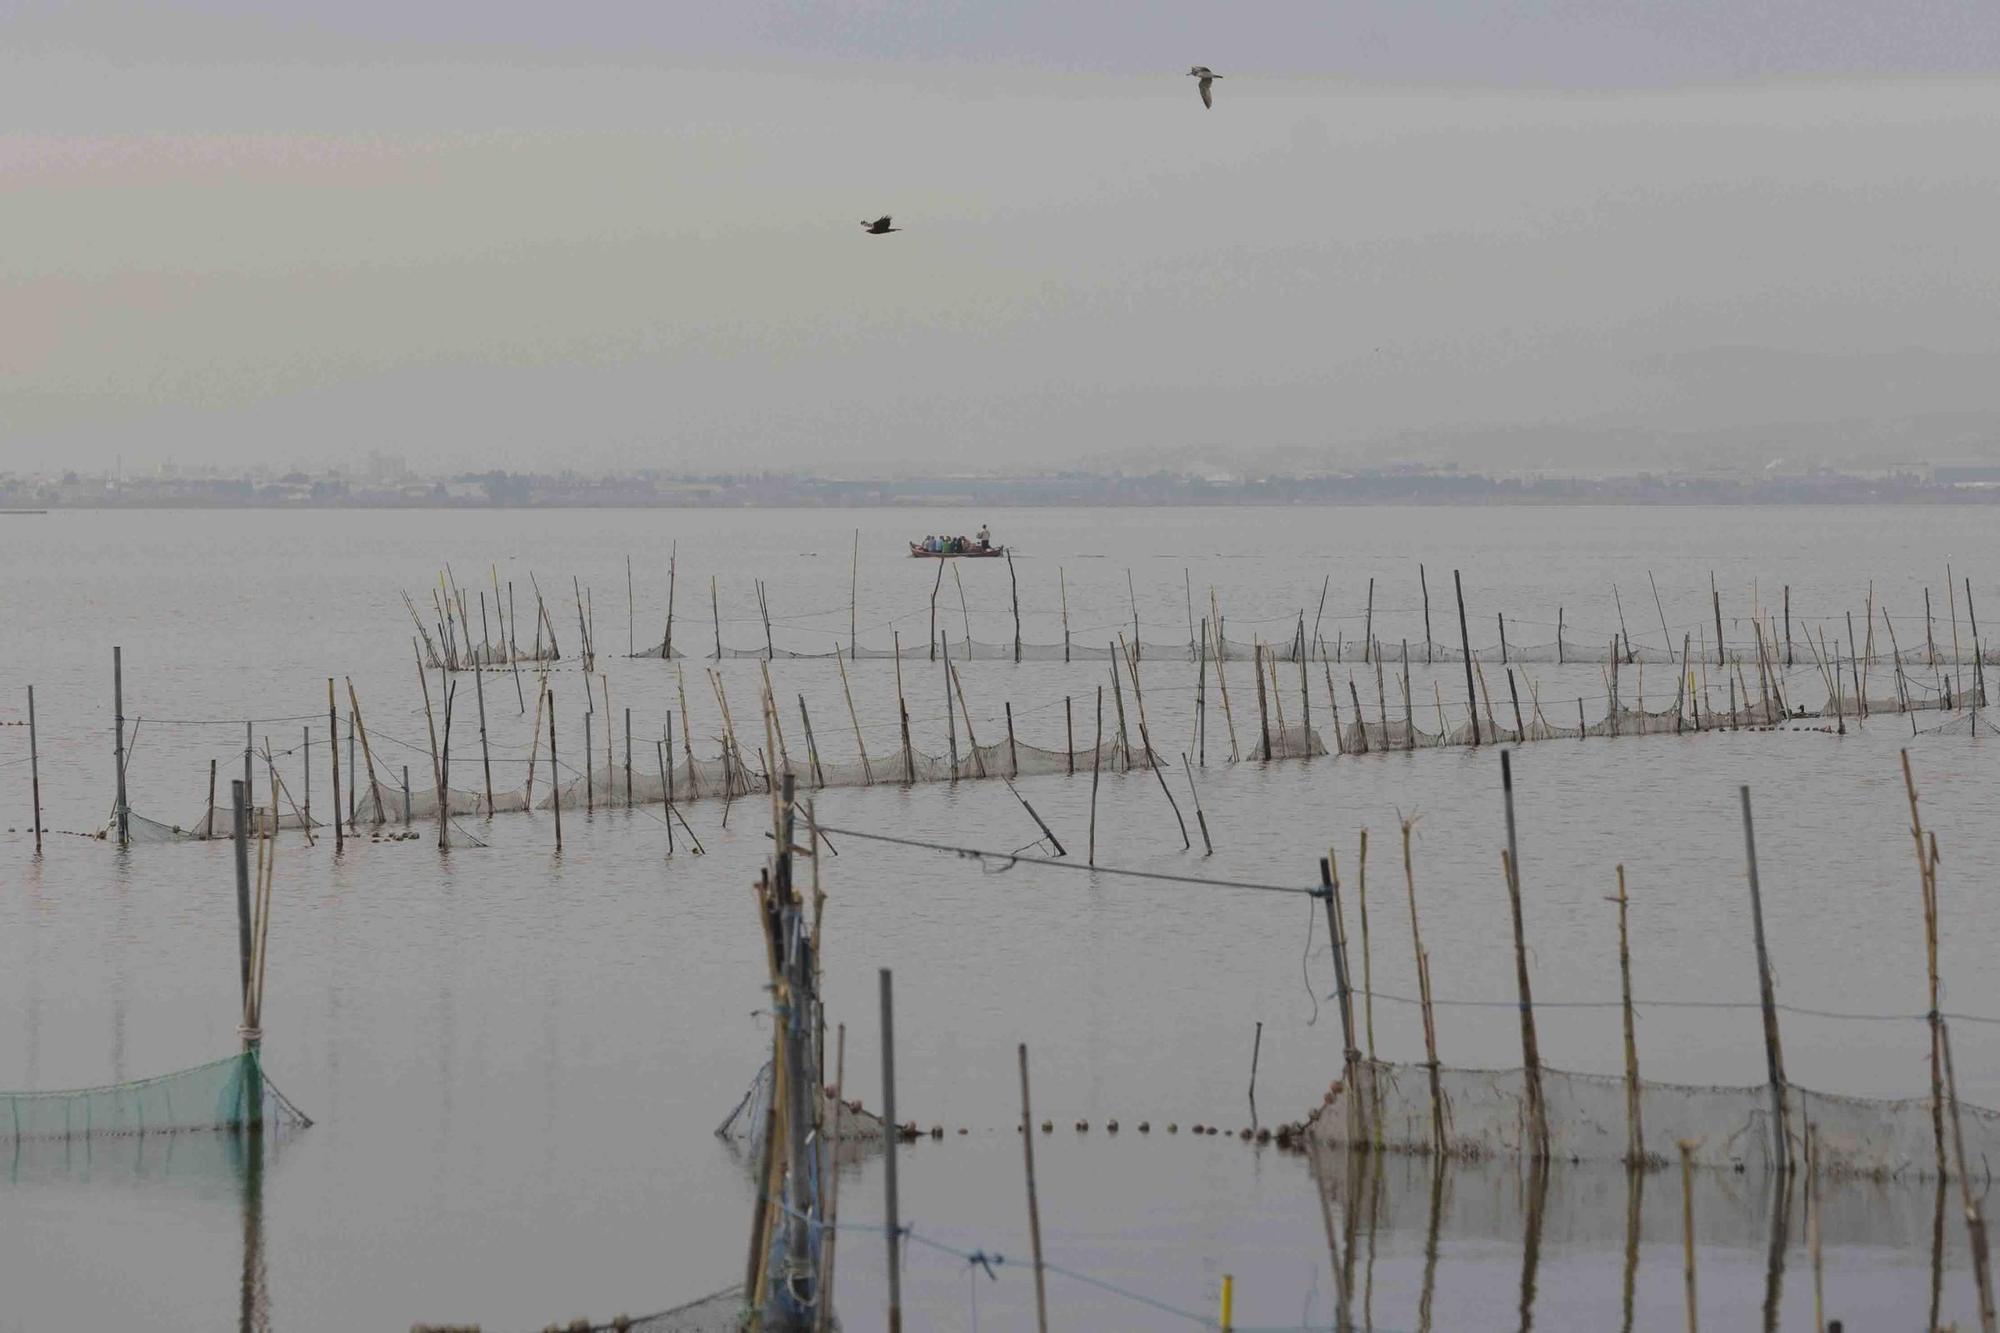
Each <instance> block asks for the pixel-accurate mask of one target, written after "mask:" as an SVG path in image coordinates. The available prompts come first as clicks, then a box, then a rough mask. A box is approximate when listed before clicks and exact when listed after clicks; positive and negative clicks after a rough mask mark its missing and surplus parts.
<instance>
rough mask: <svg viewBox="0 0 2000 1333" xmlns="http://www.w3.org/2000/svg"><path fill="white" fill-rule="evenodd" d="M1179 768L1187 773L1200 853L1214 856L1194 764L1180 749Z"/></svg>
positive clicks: (1213, 845)
mask: <svg viewBox="0 0 2000 1333" xmlns="http://www.w3.org/2000/svg"><path fill="white" fill-rule="evenodd" d="M1181 768H1182V769H1184V770H1185V771H1186V773H1187V784H1188V795H1189V796H1191V797H1192V798H1193V799H1194V818H1195V823H1196V824H1197V825H1199V826H1200V828H1201V846H1202V855H1203V856H1214V855H1215V844H1214V843H1213V842H1210V841H1209V837H1208V816H1207V815H1206V814H1204V813H1203V812H1202V808H1201V792H1200V791H1198V790H1197V789H1196V788H1195V785H1194V766H1193V765H1192V764H1190V763H1188V757H1187V751H1185V750H1183V751H1181ZM1174 813H1176V814H1179V813H1180V812H1179V811H1178V810H1176V811H1175V812H1174Z"/></svg>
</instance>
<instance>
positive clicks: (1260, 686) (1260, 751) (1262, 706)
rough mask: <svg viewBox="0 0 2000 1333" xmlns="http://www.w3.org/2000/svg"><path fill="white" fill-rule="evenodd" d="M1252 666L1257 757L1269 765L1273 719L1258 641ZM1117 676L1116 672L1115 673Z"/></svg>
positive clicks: (1261, 643)
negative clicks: (1255, 688) (1255, 699)
mask: <svg viewBox="0 0 2000 1333" xmlns="http://www.w3.org/2000/svg"><path fill="white" fill-rule="evenodd" d="M1251 665H1252V667H1253V668H1254V670H1255V673H1256V676H1257V735H1258V741H1257V757H1258V758H1259V759H1262V760H1264V761H1265V762H1266V763H1269V762H1270V760H1271V718H1270V712H1269V707H1268V704H1267V703H1266V700H1265V690H1264V644H1263V641H1262V640H1259V641H1257V643H1256V644H1255V646H1254V647H1253V649H1252V652H1251ZM1113 674H1114V675H1115V674H1116V673H1115V672H1114V673H1113Z"/></svg>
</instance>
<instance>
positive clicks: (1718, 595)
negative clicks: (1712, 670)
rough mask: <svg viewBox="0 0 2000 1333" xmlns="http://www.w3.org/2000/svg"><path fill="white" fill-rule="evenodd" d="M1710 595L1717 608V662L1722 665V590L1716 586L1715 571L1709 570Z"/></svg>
mask: <svg viewBox="0 0 2000 1333" xmlns="http://www.w3.org/2000/svg"><path fill="white" fill-rule="evenodd" d="M1708 597H1709V601H1710V603H1711V604H1712V605H1713V606H1714V608H1715V664H1716V665H1717V666H1721V665H1722V662H1723V651H1722V592H1721V590H1720V589H1718V588H1717V587H1716V586H1715V571H1714V570H1712V569H1711V570H1709V571H1708Z"/></svg>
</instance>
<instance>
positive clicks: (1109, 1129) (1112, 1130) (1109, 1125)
mask: <svg viewBox="0 0 2000 1333" xmlns="http://www.w3.org/2000/svg"><path fill="white" fill-rule="evenodd" d="M1104 1132H1105V1133H1106V1134H1116V1133H1117V1132H1118V1122H1117V1121H1116V1120H1107V1121H1105V1122H1104Z"/></svg>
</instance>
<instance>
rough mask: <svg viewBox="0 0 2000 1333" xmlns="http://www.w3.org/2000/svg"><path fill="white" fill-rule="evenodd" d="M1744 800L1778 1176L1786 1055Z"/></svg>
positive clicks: (1783, 1155) (1783, 1152) (1785, 1164)
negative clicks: (1779, 1032)
mask: <svg viewBox="0 0 2000 1333" xmlns="http://www.w3.org/2000/svg"><path fill="white" fill-rule="evenodd" d="M1738 791H1739V792H1740V794H1741V796H1742V798H1743V848H1744V857H1745V859H1746V861H1747V863H1748V865H1749V867H1750V925H1751V931H1752V936H1753V938H1754V939H1755V941H1756V944H1757V997H1758V1002H1759V1003H1760V1005H1761V1006H1762V1008H1763V1010H1764V1064H1765V1070H1766V1073H1767V1074H1768V1076H1769V1080H1770V1085H1771V1135H1772V1139H1771V1151H1772V1169H1774V1170H1776V1171H1777V1172H1778V1173H1779V1174H1780V1175H1783V1174H1784V1173H1786V1172H1789V1171H1790V1170H1791V1169H1792V1160H1791V1145H1790V1142H1789V1140H1788V1136H1787V1134H1786V1129H1785V1053H1784V1049H1783V1047H1782V1046H1781V1045H1780V1043H1779V1041H1778V1001H1777V996H1776V994H1775V992H1774V991H1773V989H1772V986H1771V958H1770V954H1769V953H1768V952H1767V951H1766V949H1765V947H1764V898H1763V893H1762V891H1761V888H1760V886H1759V884H1758V881H1757V833H1756V829H1755V827H1754V826H1753V825H1752V823H1751V819H1750V788H1749V787H1748V786H1744V787H1741V788H1739V789H1738Z"/></svg>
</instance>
